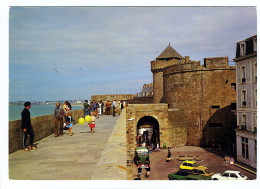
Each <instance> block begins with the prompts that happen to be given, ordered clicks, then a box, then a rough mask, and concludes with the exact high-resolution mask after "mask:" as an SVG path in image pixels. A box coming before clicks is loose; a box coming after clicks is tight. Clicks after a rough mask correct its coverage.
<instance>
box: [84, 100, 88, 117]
mask: <svg viewBox="0 0 260 189" xmlns="http://www.w3.org/2000/svg"><path fill="white" fill-rule="evenodd" d="M83 106H84V110H85V117H86V115H90V114H89V104H88V100H85V102H84V103H83Z"/></svg>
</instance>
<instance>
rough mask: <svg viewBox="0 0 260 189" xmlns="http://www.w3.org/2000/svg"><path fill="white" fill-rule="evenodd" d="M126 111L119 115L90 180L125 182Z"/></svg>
mask: <svg viewBox="0 0 260 189" xmlns="http://www.w3.org/2000/svg"><path fill="white" fill-rule="evenodd" d="M125 128H126V110H125V108H124V109H123V111H122V112H121V114H120V117H119V118H118V120H117V122H116V125H115V127H114V129H113V131H112V134H111V136H110V137H109V140H108V142H107V145H106V147H105V149H104V151H103V153H102V155H101V158H100V160H99V162H98V164H97V166H96V168H95V172H94V173H93V175H92V178H91V180H126V175H127V172H126V156H127V154H126V129H125Z"/></svg>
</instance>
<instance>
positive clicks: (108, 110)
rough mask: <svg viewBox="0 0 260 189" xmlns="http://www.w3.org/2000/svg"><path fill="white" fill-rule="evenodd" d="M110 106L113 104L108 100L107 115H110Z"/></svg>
mask: <svg viewBox="0 0 260 189" xmlns="http://www.w3.org/2000/svg"><path fill="white" fill-rule="evenodd" d="M110 106H111V102H110V100H108V101H107V102H106V112H105V114H106V115H110Z"/></svg>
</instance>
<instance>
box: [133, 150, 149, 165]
mask: <svg viewBox="0 0 260 189" xmlns="http://www.w3.org/2000/svg"><path fill="white" fill-rule="evenodd" d="M134 163H135V165H136V166H137V167H138V168H149V167H150V157H149V152H148V148H147V147H141V146H140V147H136V149H135V157H134Z"/></svg>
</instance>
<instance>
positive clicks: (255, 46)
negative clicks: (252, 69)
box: [254, 38, 257, 51]
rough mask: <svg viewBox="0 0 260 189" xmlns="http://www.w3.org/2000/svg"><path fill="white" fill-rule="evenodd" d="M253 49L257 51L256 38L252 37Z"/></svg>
mask: <svg viewBox="0 0 260 189" xmlns="http://www.w3.org/2000/svg"><path fill="white" fill-rule="evenodd" d="M254 51H257V38H254Z"/></svg>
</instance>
